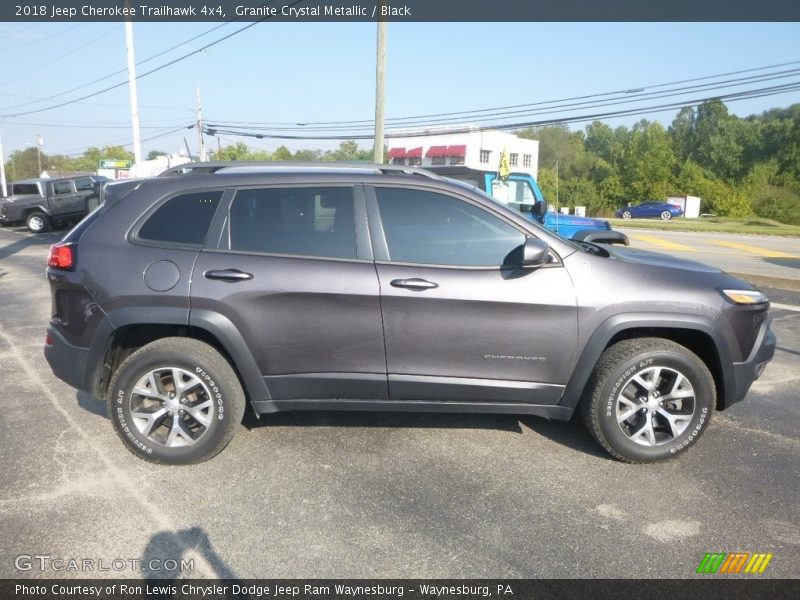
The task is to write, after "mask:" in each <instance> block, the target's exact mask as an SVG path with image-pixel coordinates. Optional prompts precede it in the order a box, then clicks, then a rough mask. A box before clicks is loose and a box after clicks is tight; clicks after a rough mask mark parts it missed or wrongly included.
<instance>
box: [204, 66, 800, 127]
mask: <svg viewBox="0 0 800 600" xmlns="http://www.w3.org/2000/svg"><path fill="white" fill-rule="evenodd" d="M798 74H800V69H791V70H787V71H782V72H776V73H765V74H762V75H756V76H751V77H745V78H737V79H731V80H725V81H720V82H716V83H705V84H702V85H696V86H684V87H681V88H674V89H669V90H664V91H660V92H647V93H642V94H637V95H633V96H630V97H624V98H610V99H605V100H595V101H591V102H575V103H564V104H560V105H553V106H548V107H547V108H542V109H539V110H535V111H531V110H525V111H510V112H494V113H485V114H483V115H481V117H483V118H488V117H498V118H499V119H500V120H507V119H510V118H515V117H516V118H518V117H522V116H536V115H543V114H552V113H559V112H573V111H576V110H581V109H589V108H599V107H604V106H618V105H628V104H639V103H641V102H644V101H645V100H650V99H659V98H670V97H675V96H683V95H685V94H686V93H687V92H689V91H694V92H698V91H706V92H707V91H715V90H720V89H725V88H730V87H739V86H742V85H745V84H748V83H762V82H765V81H772V80H776V79H785V78H787V77H791V76H796V75H798ZM662 87H663V86H662ZM550 103H551V102H542V103H537V105H544V104H550ZM454 122H463V119H456V118H452V117H451V118H448V119H440V120H436V121H427V122H416V123H404V125H406V126H417V127H420V126H422V127H431V126H438V125H446V124H453V123H454ZM495 123H497V122H496V121H495ZM208 126H209V127H211V128H212V129H213V128H219V129H224V128H226V127H234V128H235V127H236V126H235V125H232V124H230V123H217V122H209V123H208ZM248 129H252V130H269V131H273V132H274V131H342V130H345V131H350V132H353V131H364V130H368V129H371V128H370V127H368V126H357V127H343V126H328V127H322V126H321V127H309V128H306V127H299V126H295V127H261V126H253V127H249V128H248Z"/></svg>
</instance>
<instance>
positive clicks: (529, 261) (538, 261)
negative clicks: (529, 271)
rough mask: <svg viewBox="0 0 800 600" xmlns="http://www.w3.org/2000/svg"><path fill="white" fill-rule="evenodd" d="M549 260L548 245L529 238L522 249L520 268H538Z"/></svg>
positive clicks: (537, 239)
mask: <svg viewBox="0 0 800 600" xmlns="http://www.w3.org/2000/svg"><path fill="white" fill-rule="evenodd" d="M549 259H550V245H549V244H548V243H547V242H543V241H542V240H540V239H539V238H535V237H529V238H527V239H526V240H525V245H524V246H523V247H522V266H523V267H538V266H541V265H544V264H547V263H548V262H549Z"/></svg>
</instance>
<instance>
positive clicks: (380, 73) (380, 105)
mask: <svg viewBox="0 0 800 600" xmlns="http://www.w3.org/2000/svg"><path fill="white" fill-rule="evenodd" d="M385 87H386V21H378V44H377V53H376V61H375V141H374V142H373V147H372V148H373V149H372V162H374V163H375V164H378V165H380V164H383V111H384V108H385V98H384V90H385Z"/></svg>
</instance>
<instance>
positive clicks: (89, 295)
mask: <svg viewBox="0 0 800 600" xmlns="http://www.w3.org/2000/svg"><path fill="white" fill-rule="evenodd" d="M105 195H106V198H105V202H104V203H103V204H102V205H101V207H100V208H98V209H97V210H96V211H94V212H92V213H91V214H90V215H89V216H88V217H87V218H86V219H84V220H83V221H81V223H79V224H78V225H77V226H76V227H75V228H74V229H73V230H72V231H70V232H69V233H68V234H67V236H66V237H65V238H64V240H63V241H62V242H60V243H58V244H56V245H55V246H53V247H52V249H51V251H50V256H49V260H48V265H49V267H48V270H47V276H48V279H49V282H50V286H51V288H52V299H53V311H52V314H53V317H52V320H51V323H50V325H49V327H48V330H47V335H46V344H45V357H46V358H47V361H48V363H49V364H50V366H51V368H52V369H53V372H54V373H55V374H56V376H58V377H59V378H61V379H62V380H64V381H66V382H67V383H69V384H70V385H73V386H74V387H76V388H78V389H81V390H84V391H85V392H88V393H90V394H92V395H94V396H95V397H97V398H105V399H106V401H107V403H108V414H109V416H110V419H111V421H112V423H113V425H114V427H115V429H116V431H117V433H118V435H119V437H120V439H121V440H122V442H123V443H124V444H125V446H126V447H127V448H128V449H129V450H130V451H131V452H133V453H134V454H136V455H137V456H139V457H141V458H144V459H146V460H150V461H154V462H160V463H169V464H186V463H194V462H199V461H202V460H206V459H208V458H210V457H212V456H214V455H215V454H216V453H218V452H219V451H221V450H222V449H223V448H224V447H225V445H226V444H227V443H228V442H229V441H230V440H231V438H232V436H233V435H234V432H235V431H236V428H237V426H238V424H239V422H240V421H241V418H242V415H243V412H244V410H245V404H246V402H249V404H250V406H251V407H252V408H253V410H254V411H255V412H256V414H264V413H272V412H276V411H284V410H320V409H322V410H393V411H439V412H442V411H449V412H459V411H461V412H472V413H510V414H528V415H538V416H544V417H548V418H554V419H569V418H570V417H571V415H572V414H573V412H574V411H575V410H580V412H581V413H582V415H583V418H584V420H585V422H586V424H587V425H588V427H589V430H590V431H591V432H592V435H593V436H594V437H595V438H596V439H597V440H598V442H599V443H600V444H601V445H602V446H603V447H604V448H605V449H606V450H608V452H609V453H611V454H612V455H613V456H615V457H616V458H618V459H620V460H624V461H629V462H652V461H658V460H666V459H669V458H672V457H674V456H677V455H679V454H681V453H682V452H684V451H686V449H687V448H689V447H691V446H692V445H693V444H694V443H695V442H696V441H697V440H698V438H699V437H700V436H701V435H702V433H703V432H704V431H705V430H706V429H707V428H708V425H709V422H710V419H711V415H712V413H713V411H714V410H715V409H725V408H727V407H729V406H731V405H732V404H734V403H736V402H738V401H740V400H742V399H743V398H744V396H745V394H746V393H747V390H748V388H749V387H750V385H751V383H752V382H753V380H754V379H756V378H757V377H759V376H760V374H761V372H762V371H763V369H764V368H765V366H766V364H767V363H768V362H769V361H770V360H771V358H772V356H773V353H774V351H775V337H774V336H773V334H772V333H771V331H770V328H769V319H768V308H769V304H768V302H767V299H766V298H765V297H764V295H763V294H761V293H760V292H758V291H757V290H755V289H754V288H753V287H752V286H750V285H749V284H748V283H746V282H744V281H741V280H739V279H737V278H735V277H732V276H730V275H727V274H726V273H723V272H722V271H720V270H718V269H715V268H713V267H709V266H706V265H702V264H700V263H696V262H691V261H687V260H681V259H676V258H672V257H669V256H664V255H660V254H656V253H650V252H645V251H641V250H633V249H629V248H625V247H621V246H616V245H606V244H602V245H598V244H593V243H589V242H586V241H582V242H573V241H570V240H567V239H565V238H563V237H561V236H559V235H556V234H555V233H553V232H551V231H549V230H547V229H545V228H544V227H542V226H540V225H539V224H538V223H536V222H534V221H532V220H530V219H528V218H525V217H524V216H523V215H522V214H521V213H519V212H518V211H516V210H513V209H511V208H509V207H508V206H506V205H505V204H503V203H500V202H498V201H497V200H495V199H493V198H491V197H489V196H488V195H486V194H485V193H483V192H482V191H480V190H478V189H476V188H475V186H473V185H468V184H463V183H459V182H455V181H453V180H450V179H446V178H442V177H440V176H438V175H436V174H434V173H431V172H429V171H424V170H420V169H414V168H409V167H400V166H386V165H363V166H359V167H354V166H353V165H336V164H325V165H319V164H317V165H314V166H313V167H312V166H303V165H297V164H293V165H291V166H287V165H275V164H270V163H266V164H257V163H256V164H252V163H245V164H236V163H207V164H193V165H189V166H182V167H179V168H176V169H171V170H169V171H167V172H166V173H165V174H164V175H162V176H160V177H157V178H153V179H147V180H144V181H131V182H121V183H116V184H113V185H109V186H108V188H107V189H106V194H105ZM643 282H646V285H643V284H642V283H643ZM667 297H668V298H669V302H668V303H665V298H667Z"/></svg>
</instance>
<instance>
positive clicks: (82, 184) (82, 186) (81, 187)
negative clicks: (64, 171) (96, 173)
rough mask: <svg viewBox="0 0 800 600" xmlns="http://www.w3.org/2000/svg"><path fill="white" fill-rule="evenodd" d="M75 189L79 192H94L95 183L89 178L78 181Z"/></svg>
mask: <svg viewBox="0 0 800 600" xmlns="http://www.w3.org/2000/svg"><path fill="white" fill-rule="evenodd" d="M75 189H76V190H78V191H79V192H86V191H94V181H92V180H91V179H90V178H89V177H82V178H80V179H76V180H75Z"/></svg>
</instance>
